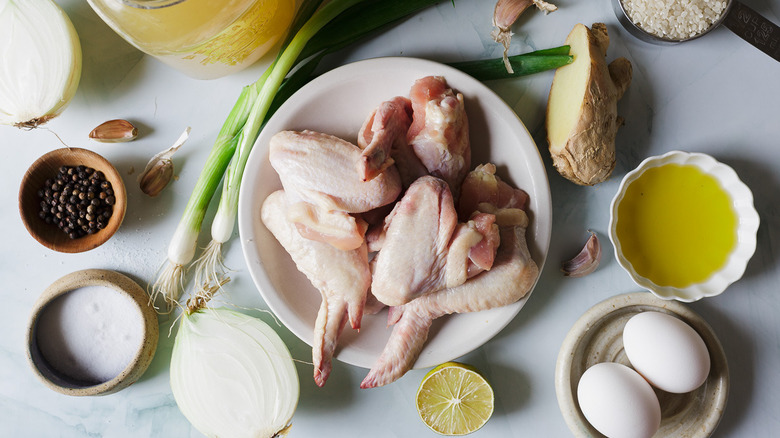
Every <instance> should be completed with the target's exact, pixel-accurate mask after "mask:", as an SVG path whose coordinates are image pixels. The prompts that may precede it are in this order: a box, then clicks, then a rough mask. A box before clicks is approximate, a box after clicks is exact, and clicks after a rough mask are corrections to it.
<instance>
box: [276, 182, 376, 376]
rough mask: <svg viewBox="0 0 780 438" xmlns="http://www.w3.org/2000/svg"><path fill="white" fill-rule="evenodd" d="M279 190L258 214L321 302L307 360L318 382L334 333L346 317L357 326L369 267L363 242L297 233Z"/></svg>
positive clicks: (330, 354)
mask: <svg viewBox="0 0 780 438" xmlns="http://www.w3.org/2000/svg"><path fill="white" fill-rule="evenodd" d="M287 206H288V203H287V199H286V195H285V192H284V191H282V190H279V191H276V192H274V193H271V194H270V195H268V198H266V200H265V202H264V203H263V207H262V211H261V217H262V220H263V223H264V224H265V226H266V227H267V228H268V229H269V230H270V231H271V233H272V234H273V235H274V237H276V240H278V241H279V243H280V244H281V245H282V246H283V247H284V249H285V250H286V251H287V252H288V253H289V254H290V256H291V257H292V259H293V261H294V262H295V265H296V266H297V268H298V270H299V271H301V272H302V273H303V274H304V275H306V277H307V278H308V279H309V281H310V282H311V283H312V285H314V287H315V288H317V289H318V290H319V291H320V294H321V295H322V303H321V304H320V309H319V312H318V314H317V320H316V322H315V326H314V341H313V347H312V361H313V362H314V381H315V382H316V383H317V385H319V386H323V385H324V384H325V381H326V380H327V379H328V376H329V375H330V371H331V368H332V364H331V359H332V357H333V354H334V352H335V350H336V344H337V342H338V338H339V335H340V334H341V331H342V330H343V328H344V325H345V324H346V322H347V320H348V319H349V321H350V324H351V326H352V328H354V329H359V328H360V321H361V319H362V316H363V309H364V306H365V301H366V294H367V292H368V287H369V285H370V284H371V272H370V271H369V268H368V252H367V250H366V245H365V244H363V245H361V246H360V247H359V248H357V249H354V250H351V251H343V250H339V249H336V248H334V247H333V246H331V245H329V244H327V243H322V242H317V241H314V240H309V239H306V238H304V237H302V236H301V235H300V234H299V233H298V231H297V230H296V229H295V226H294V225H293V224H292V223H290V222H289V221H287V219H286V216H287V214H286V210H287Z"/></svg>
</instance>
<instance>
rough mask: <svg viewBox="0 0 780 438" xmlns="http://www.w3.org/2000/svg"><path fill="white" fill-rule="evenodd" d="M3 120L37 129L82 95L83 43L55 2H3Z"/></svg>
mask: <svg viewBox="0 0 780 438" xmlns="http://www.w3.org/2000/svg"><path fill="white" fill-rule="evenodd" d="M0 53H2V57H3V60H2V63H1V64H0V124H3V125H13V126H17V127H21V128H34V127H36V126H38V125H40V124H43V123H46V122H47V121H49V120H51V119H52V118H54V117H56V116H58V115H59V114H60V113H61V112H62V111H63V110H64V109H65V107H66V106H67V104H68V102H70V100H71V99H72V98H73V95H74V94H76V88H77V87H78V84H79V79H80V78H81V45H80V44H79V37H78V35H77V34H76V29H75V28H74V27H73V24H72V23H71V22H70V19H69V18H68V16H67V15H66V14H65V12H64V11H63V10H62V9H60V7H59V6H57V4H56V3H54V2H53V1H52V0H4V1H0Z"/></svg>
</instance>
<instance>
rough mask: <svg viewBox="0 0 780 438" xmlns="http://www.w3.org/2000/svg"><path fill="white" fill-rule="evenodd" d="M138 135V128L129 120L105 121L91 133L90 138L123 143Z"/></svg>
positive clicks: (104, 141) (103, 141)
mask: <svg viewBox="0 0 780 438" xmlns="http://www.w3.org/2000/svg"><path fill="white" fill-rule="evenodd" d="M136 137H138V128H136V127H135V126H134V125H133V124H132V123H130V122H128V121H127V120H122V119H115V120H109V121H107V122H103V123H101V124H100V125H98V126H97V127H96V128H95V129H93V130H92V132H90V133H89V138H91V139H92V140H95V141H99V142H102V143H122V142H126V141H131V140H134V139H135V138H136Z"/></svg>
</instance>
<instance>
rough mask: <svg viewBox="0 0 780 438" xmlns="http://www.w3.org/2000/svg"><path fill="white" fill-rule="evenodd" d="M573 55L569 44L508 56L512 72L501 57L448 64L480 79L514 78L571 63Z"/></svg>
mask: <svg viewBox="0 0 780 438" xmlns="http://www.w3.org/2000/svg"><path fill="white" fill-rule="evenodd" d="M573 60H574V57H573V56H571V55H569V46H560V47H554V48H552V49H545V50H537V51H535V52H531V53H524V54H522V55H515V56H510V57H509V63H510V64H511V65H512V70H514V72H513V73H508V72H507V71H506V67H505V66H504V60H503V59H501V58H496V59H486V60H479V61H466V62H455V63H452V64H450V65H451V66H453V67H455V68H457V69H458V70H460V71H462V72H464V73H466V74H469V75H471V76H473V77H474V78H476V79H478V80H480V81H490V80H495V79H506V78H514V77H517V76H525V75H530V74H534V73H539V72H542V71H546V70H551V69H554V68H558V67H563V66H564V65H566V64H571V62H572V61H573Z"/></svg>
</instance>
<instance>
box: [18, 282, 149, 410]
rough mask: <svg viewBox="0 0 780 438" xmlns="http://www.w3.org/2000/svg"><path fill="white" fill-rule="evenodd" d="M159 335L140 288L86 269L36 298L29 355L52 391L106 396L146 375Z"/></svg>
mask: <svg viewBox="0 0 780 438" xmlns="http://www.w3.org/2000/svg"><path fill="white" fill-rule="evenodd" d="M158 336H159V330H158V323H157V313H156V311H155V309H154V308H153V307H152V305H151V303H150V302H149V297H148V295H147V294H146V291H144V290H143V288H141V286H139V285H138V283H136V282H134V281H133V280H132V279H130V278H128V277H127V276H125V275H122V274H120V273H118V272H114V271H108V270H102V269H87V270H83V271H77V272H73V273H71V274H68V275H66V276H64V277H62V278H60V279H58V280H57V281H55V282H54V283H52V284H51V285H50V286H49V287H48V288H47V289H46V290H45V291H44V292H43V294H41V296H40V297H39V298H38V301H37V302H36V303H35V305H34V307H33V311H32V315H31V317H30V323H29V326H28V331H27V347H28V348H27V353H28V354H27V355H28V359H29V361H30V364H31V365H32V369H33V372H34V373H35V374H36V375H37V377H38V378H39V379H40V380H41V381H42V382H43V383H44V384H45V385H46V386H48V387H49V388H50V389H52V390H54V391H57V392H59V393H62V394H66V395H72V396H94V395H106V394H111V393H114V392H117V391H119V390H121V389H124V388H126V387H128V386H130V385H131V384H133V383H134V382H135V381H137V380H138V379H139V378H140V377H141V376H142V375H143V374H144V372H145V371H146V369H147V368H148V367H149V364H150V363H151V361H152V358H153V357H154V353H155V350H156V349H157V340H158Z"/></svg>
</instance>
